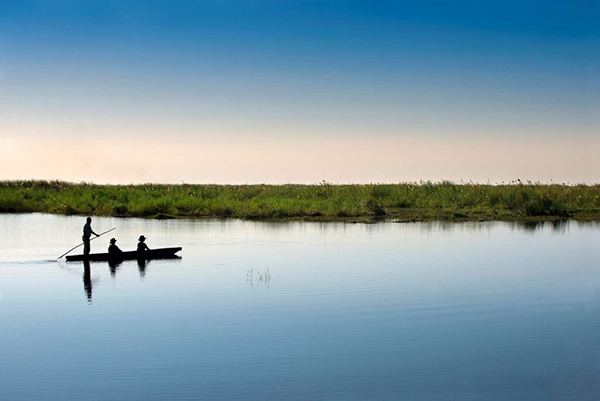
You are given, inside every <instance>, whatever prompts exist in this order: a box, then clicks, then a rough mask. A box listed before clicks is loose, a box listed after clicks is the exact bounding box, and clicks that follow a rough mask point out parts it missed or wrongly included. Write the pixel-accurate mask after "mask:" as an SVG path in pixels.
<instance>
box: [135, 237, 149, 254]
mask: <svg viewBox="0 0 600 401" xmlns="http://www.w3.org/2000/svg"><path fill="white" fill-rule="evenodd" d="M138 241H140V242H138V245H137V251H138V252H143V251H149V250H150V248H148V245H146V243H145V242H144V241H146V237H144V236H143V235H140V238H139V239H138Z"/></svg>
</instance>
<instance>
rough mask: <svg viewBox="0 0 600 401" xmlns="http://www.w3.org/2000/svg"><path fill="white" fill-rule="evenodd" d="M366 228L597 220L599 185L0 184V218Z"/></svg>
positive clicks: (48, 182)
mask: <svg viewBox="0 0 600 401" xmlns="http://www.w3.org/2000/svg"><path fill="white" fill-rule="evenodd" d="M29 212H41V213H53V214H62V215H93V216H115V217H144V218H177V217H185V218H202V217H235V218H242V219H262V220H267V219H268V220H290V219H293V220H319V221H357V222H370V221H377V220H380V219H392V220H394V221H423V220H446V221H457V220H458V221H461V220H516V221H519V220H521V221H528V220H533V221H536V220H557V219H566V218H572V219H576V220H600V185H599V184H595V185H583V184H582V185H558V184H553V185H545V184H537V183H521V182H520V181H517V182H512V183H509V184H503V185H485V184H455V183H452V182H447V181H444V182H439V183H432V182H420V183H401V184H366V185H362V184H356V185H333V184H328V183H325V182H324V183H321V184H317V185H296V184H286V185H192V184H180V185H166V184H142V185H96V184H91V183H68V182H63V181H0V213H29Z"/></svg>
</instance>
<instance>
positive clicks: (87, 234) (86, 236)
mask: <svg viewBox="0 0 600 401" xmlns="http://www.w3.org/2000/svg"><path fill="white" fill-rule="evenodd" d="M92 234H94V235H95V236H96V237H99V235H98V234H96V233H95V232H94V230H92V218H91V217H88V218H87V220H86V223H85V225H84V226H83V237H81V238H82V239H83V256H86V257H87V256H88V255H89V254H90V250H91V249H92V247H91V245H90V238H91V237H92Z"/></svg>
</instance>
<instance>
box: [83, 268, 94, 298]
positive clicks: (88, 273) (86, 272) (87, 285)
mask: <svg viewBox="0 0 600 401" xmlns="http://www.w3.org/2000/svg"><path fill="white" fill-rule="evenodd" d="M83 289H84V291H85V295H86V296H87V300H88V303H90V304H91V303H92V269H91V267H90V262H89V261H88V260H84V261H83Z"/></svg>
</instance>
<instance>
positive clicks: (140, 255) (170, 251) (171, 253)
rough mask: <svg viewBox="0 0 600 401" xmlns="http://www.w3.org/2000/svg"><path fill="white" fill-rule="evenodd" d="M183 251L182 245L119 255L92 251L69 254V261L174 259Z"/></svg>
mask: <svg viewBox="0 0 600 401" xmlns="http://www.w3.org/2000/svg"><path fill="white" fill-rule="evenodd" d="M179 251H181V247H177V248H159V249H151V250H149V251H143V252H138V251H128V252H123V253H121V254H120V255H118V256H116V257H115V256H113V255H110V254H108V253H91V254H89V255H88V257H87V258H86V257H84V256H83V255H72V256H67V261H68V262H75V261H81V260H90V261H119V260H136V259H140V260H150V259H172V258H178V256H176V255H175V254H176V253H177V252H179Z"/></svg>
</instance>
